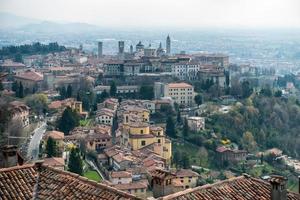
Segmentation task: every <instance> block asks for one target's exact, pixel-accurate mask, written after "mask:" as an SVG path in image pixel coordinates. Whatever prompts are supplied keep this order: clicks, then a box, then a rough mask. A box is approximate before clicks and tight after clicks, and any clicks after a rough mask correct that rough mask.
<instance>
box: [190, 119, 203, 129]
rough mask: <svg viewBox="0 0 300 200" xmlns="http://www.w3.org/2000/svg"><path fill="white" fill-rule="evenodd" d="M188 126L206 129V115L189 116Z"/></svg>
mask: <svg viewBox="0 0 300 200" xmlns="http://www.w3.org/2000/svg"><path fill="white" fill-rule="evenodd" d="M187 121H188V126H189V129H190V130H192V131H199V130H204V129H205V118H204V117H188V118H187Z"/></svg>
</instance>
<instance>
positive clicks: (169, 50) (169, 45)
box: [166, 35, 171, 55]
mask: <svg viewBox="0 0 300 200" xmlns="http://www.w3.org/2000/svg"><path fill="white" fill-rule="evenodd" d="M166 43H167V54H168V55H170V54H171V39H170V36H169V35H168V37H167V42H166Z"/></svg>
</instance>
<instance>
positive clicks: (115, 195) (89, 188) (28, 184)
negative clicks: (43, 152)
mask: <svg viewBox="0 0 300 200" xmlns="http://www.w3.org/2000/svg"><path fill="white" fill-rule="evenodd" d="M34 195H35V197H36V199H103V200H104V199H105V200H115V199H119V200H125V199H139V198H137V197H135V196H133V195H130V194H127V193H125V192H122V191H120V190H118V189H115V188H112V187H110V186H107V185H104V184H101V183H96V182H94V181H90V180H88V179H87V178H85V177H81V176H79V175H77V174H74V173H70V172H67V171H62V170H59V169H54V168H52V167H47V166H43V165H42V166H40V167H38V166H37V165H36V166H35V165H33V164H29V165H24V166H20V167H11V168H4V169H0V196H1V199H4V200H5V199H10V200H13V199H18V200H19V199H20V200H21V199H33V196H34Z"/></svg>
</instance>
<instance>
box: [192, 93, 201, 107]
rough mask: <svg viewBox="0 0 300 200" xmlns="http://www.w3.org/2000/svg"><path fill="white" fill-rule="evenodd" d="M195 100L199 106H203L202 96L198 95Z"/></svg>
mask: <svg viewBox="0 0 300 200" xmlns="http://www.w3.org/2000/svg"><path fill="white" fill-rule="evenodd" d="M194 100H195V102H196V104H197V105H198V106H199V105H201V104H202V95H200V94H197V95H196V96H195V98H194Z"/></svg>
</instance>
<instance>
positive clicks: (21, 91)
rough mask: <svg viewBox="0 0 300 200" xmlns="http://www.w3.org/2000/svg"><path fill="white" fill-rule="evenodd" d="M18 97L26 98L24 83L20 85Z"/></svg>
mask: <svg viewBox="0 0 300 200" xmlns="http://www.w3.org/2000/svg"><path fill="white" fill-rule="evenodd" d="M18 97H19V98H23V97H24V88H23V84H22V82H20V85H19V92H18Z"/></svg>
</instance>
